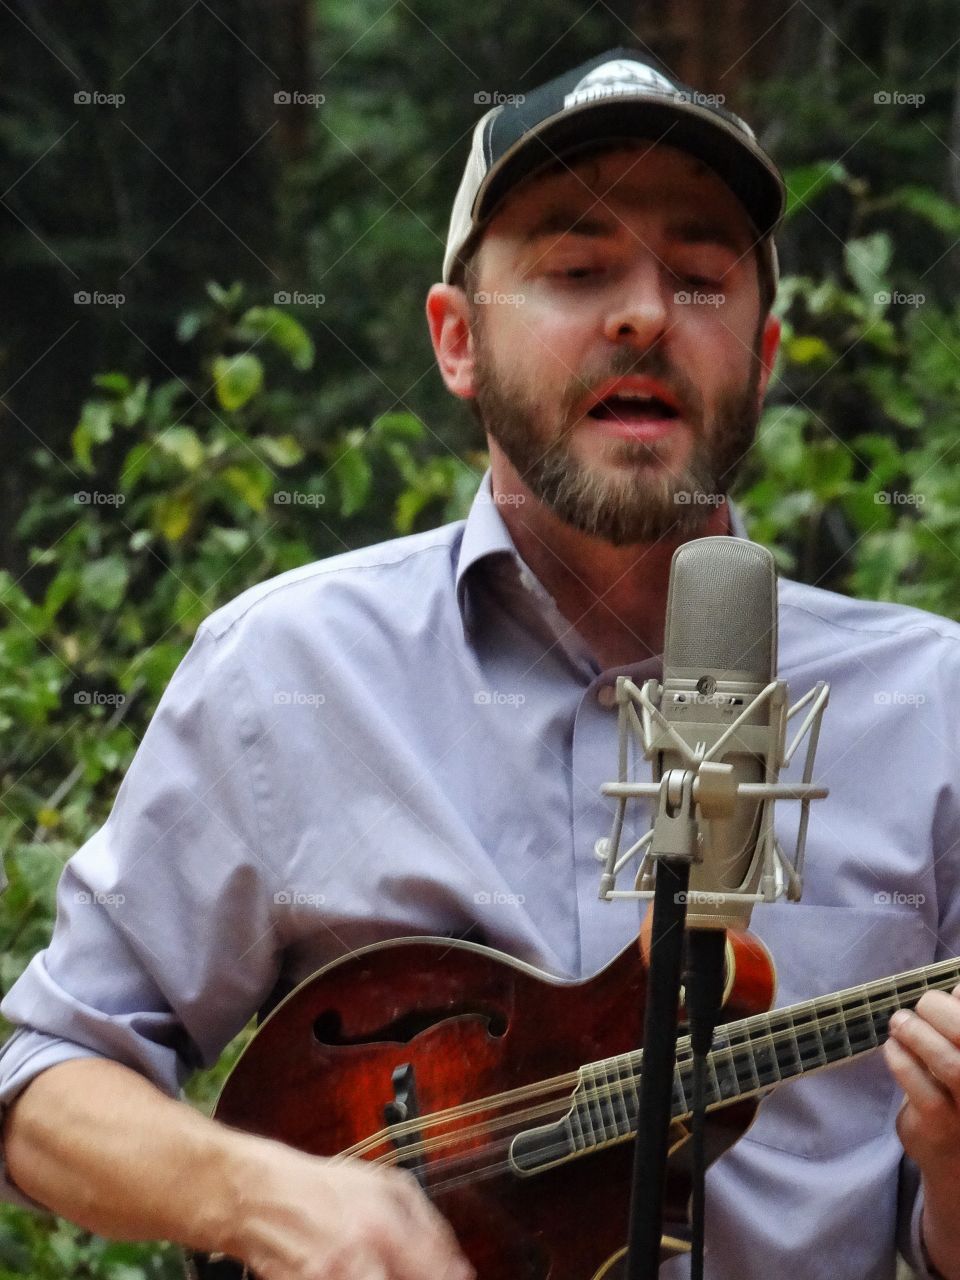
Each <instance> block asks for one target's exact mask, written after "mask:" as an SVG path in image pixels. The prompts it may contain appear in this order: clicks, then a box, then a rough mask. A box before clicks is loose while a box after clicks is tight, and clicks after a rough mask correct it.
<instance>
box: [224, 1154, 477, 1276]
mask: <svg viewBox="0 0 960 1280" xmlns="http://www.w3.org/2000/svg"><path fill="white" fill-rule="evenodd" d="M238 1201H239V1203H238V1204H237V1240H236V1245H235V1246H234V1247H232V1248H231V1249H230V1252H232V1253H234V1254H235V1256H236V1257H239V1258H241V1259H242V1260H243V1261H244V1262H246V1263H247V1264H248V1265H249V1266H250V1267H251V1268H252V1269H253V1270H254V1271H255V1272H256V1274H257V1276H258V1277H259V1280H472V1277H473V1275H474V1272H473V1268H472V1267H471V1266H470V1264H469V1263H468V1262H467V1260H466V1258H465V1257H464V1255H463V1254H462V1253H461V1251H460V1247H459V1245H458V1243H457V1239H456V1236H455V1235H454V1233H453V1231H452V1229H451V1228H450V1226H449V1224H448V1223H447V1221H446V1220H445V1219H444V1218H443V1217H442V1215H441V1214H440V1213H438V1212H437V1210H436V1209H435V1208H434V1207H433V1205H432V1204H431V1203H430V1201H429V1200H428V1199H427V1197H426V1196H425V1195H424V1193H423V1192H422V1191H421V1190H420V1187H419V1185H418V1184H417V1182H416V1180H415V1179H414V1178H413V1176H412V1175H411V1174H409V1173H405V1172H403V1171H402V1170H397V1169H384V1168H381V1167H379V1166H377V1165H372V1164H368V1163H366V1162H364V1161H360V1160H344V1161H336V1160H325V1159H320V1158H318V1157H315V1156H307V1155H303V1154H302V1153H300V1152H298V1151H294V1150H293V1149H292V1148H290V1147H285V1146H283V1145H282V1144H279V1143H269V1144H263V1145H261V1146H259V1147H258V1150H257V1153H256V1156H255V1158H254V1159H253V1161H252V1162H251V1166H250V1170H249V1176H248V1177H246V1176H245V1177H244V1178H243V1181H242V1182H241V1189H240V1194H239V1196H238Z"/></svg>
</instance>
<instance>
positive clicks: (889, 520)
mask: <svg viewBox="0 0 960 1280" xmlns="http://www.w3.org/2000/svg"><path fill="white" fill-rule="evenodd" d="M817 172H820V173H821V175H825V174H827V173H829V174H830V179H829V180H830V181H834V182H843V181H845V175H844V173H843V171H840V170H838V168H837V166H835V165H834V166H816V165H814V166H809V167H807V168H806V169H804V170H803V171H801V173H800V174H799V177H797V176H795V175H794V174H793V173H792V172H790V173H788V174H787V179H788V184H789V185H790V187H791V189H792V190H794V191H806V192H807V193H808V194H809V193H810V192H812V191H813V190H814V189H815V188H816V177H815V175H816V173H817ZM850 194H851V197H852V199H853V213H852V215H851V219H850V220H851V222H852V223H855V224H859V225H864V224H865V223H866V222H867V221H868V214H869V213H871V212H872V211H873V210H875V208H876V205H877V203H878V202H877V201H876V200H874V199H872V198H871V194H870V191H869V188H868V186H867V184H866V183H864V182H862V181H861V182H858V183H857V184H856V185H855V187H854V188H852V189H851V192H850ZM884 203H885V204H886V205H890V206H894V205H895V206H897V207H900V208H903V209H909V210H910V212H911V216H913V217H914V218H915V219H916V220H917V223H918V226H917V229H916V230H917V234H918V235H923V234H927V235H929V234H932V233H933V232H946V234H948V235H949V234H951V233H952V228H953V225H954V222H953V220H952V219H950V218H947V217H946V216H945V210H944V208H943V204H944V202H942V201H941V200H939V199H938V198H936V197H933V198H931V199H930V200H926V199H923V198H918V192H917V190H916V189H915V188H913V187H907V188H903V189H900V188H894V189H893V190H892V191H891V192H889V193H888V196H887V198H886V200H885V202H884ZM800 208H801V204H800V203H797V204H796V205H795V210H797V211H799V210H800ZM944 247H945V248H946V247H948V246H947V245H945V246H944ZM934 256H936V255H934ZM921 285H922V282H920V283H918V282H917V281H916V280H915V279H914V278H913V277H912V275H911V273H910V271H909V269H904V267H903V266H902V265H901V264H900V263H898V261H897V254H896V249H895V244H894V241H893V239H892V237H891V236H890V235H889V234H888V233H887V232H885V231H881V230H875V231H869V232H866V233H865V234H863V235H860V236H857V237H852V238H850V239H848V240H847V241H846V242H845V244H844V246H843V254H842V270H841V271H837V272H835V273H834V272H830V273H825V274H823V275H821V276H819V277H813V276H788V277H786V278H785V279H784V281H783V282H782V286H781V289H780V291H779V296H778V300H777V306H776V310H777V312H778V314H779V315H780V317H781V319H782V321H783V337H782V347H781V358H780V363H779V368H778V371H777V372H778V374H779V378H780V381H779V384H778V383H777V382H776V381H775V382H774V384H773V386H772V394H771V397H770V399H769V401H768V407H767V408H766V410H765V412H764V415H763V418H762V421H761V425H760V431H759V435H758V441H757V447H756V449H755V451H754V456H753V457H752V459H751V462H750V466H749V468H748V475H747V478H746V483H745V485H744V486H743V487H742V490H741V493H740V501H741V503H742V506H743V508H744V512H745V515H746V517H747V520H748V523H749V525H750V528H751V532H752V533H753V535H754V536H755V537H757V538H758V539H759V540H760V541H761V542H765V543H767V544H768V545H769V546H771V547H772V548H773V549H774V550H775V552H776V554H777V556H778V559H779V562H780V564H781V566H782V567H783V568H784V569H785V570H786V571H787V572H788V573H790V574H792V575H793V576H797V577H800V578H802V579H803V580H804V581H810V582H818V583H820V584H822V585H826V586H830V587H833V588H836V589H840V590H844V591H848V592H850V593H852V594H855V595H863V596H867V597H871V598H875V599H883V600H892V601H898V602H900V603H903V604H910V605H914V606H916V607H919V608H924V609H930V610H933V611H934V612H936V613H941V614H945V615H947V616H950V617H960V560H958V554H957V553H958V549H960V506H958V499H960V467H958V462H960V447H958V444H957V441H958V438H960V395H958V392H960V307H957V306H956V305H954V307H953V308H952V310H951V309H949V308H945V307H942V306H938V305H936V303H935V301H934V298H933V289H932V285H931V286H927V288H928V290H929V293H925V292H924V291H923V288H922V287H921Z"/></svg>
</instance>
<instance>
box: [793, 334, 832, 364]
mask: <svg viewBox="0 0 960 1280" xmlns="http://www.w3.org/2000/svg"><path fill="white" fill-rule="evenodd" d="M783 351H784V355H785V356H786V358H787V359H788V360H791V361H792V362H793V363H794V364H813V363H815V361H817V360H829V359H830V358H831V357H832V355H833V352H832V351H831V350H830V348H829V347H828V346H827V344H826V343H825V342H824V340H823V339H822V338H817V337H814V336H812V335H809V334H808V335H806V336H804V337H802V338H791V339H790V341H789V342H787V343H785V344H784V349H783Z"/></svg>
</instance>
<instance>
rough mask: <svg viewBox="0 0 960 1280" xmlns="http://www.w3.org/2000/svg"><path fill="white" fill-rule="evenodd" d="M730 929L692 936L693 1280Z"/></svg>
mask: <svg viewBox="0 0 960 1280" xmlns="http://www.w3.org/2000/svg"><path fill="white" fill-rule="evenodd" d="M726 946H727V931H726V929H691V930H690V932H689V933H688V935H687V973H686V983H685V986H686V1004H687V1022H688V1024H689V1026H690V1048H691V1050H692V1052H693V1100H692V1106H691V1113H692V1119H691V1136H690V1148H691V1203H690V1229H691V1238H690V1280H703V1254H704V1220H705V1216H706V1173H707V1160H706V1123H707V1098H706V1092H707V1055H708V1054H709V1053H710V1050H711V1048H712V1047H713V1033H714V1030H715V1029H716V1025H717V1020H718V1018H719V1017H720V1009H721V1006H722V1004H723V988H724V978H725V974H724V953H725V951H726Z"/></svg>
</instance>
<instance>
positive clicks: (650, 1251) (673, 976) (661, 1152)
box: [627, 858, 690, 1280]
mask: <svg viewBox="0 0 960 1280" xmlns="http://www.w3.org/2000/svg"><path fill="white" fill-rule="evenodd" d="M689 883H690V863H689V860H686V859H670V858H661V859H659V860H658V862H657V878H656V883H655V886H654V896H653V933H652V938H651V944H650V969H649V975H648V985H647V1009H646V1016H645V1019H644V1026H643V1067H642V1070H641V1073H640V1097H639V1103H638V1111H637V1137H636V1141H635V1145H634V1160H633V1186H632V1189H631V1203H630V1240H629V1247H628V1249H627V1280H657V1273H658V1271H659V1269H660V1238H661V1235H662V1233H663V1194H664V1187H665V1183H666V1166H667V1152H668V1135H669V1131H670V1117H671V1112H672V1101H673V1076H674V1071H675V1068H676V1056H677V1009H678V1007H679V1003H680V978H681V973H682V968H683V926H684V923H685V921H686V917H687V888H688V886H689Z"/></svg>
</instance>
